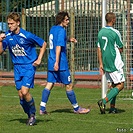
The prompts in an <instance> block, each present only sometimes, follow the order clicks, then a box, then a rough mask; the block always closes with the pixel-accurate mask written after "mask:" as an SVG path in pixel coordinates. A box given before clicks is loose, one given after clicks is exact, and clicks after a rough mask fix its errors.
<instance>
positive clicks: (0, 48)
mask: <svg viewBox="0 0 133 133" xmlns="http://www.w3.org/2000/svg"><path fill="white" fill-rule="evenodd" d="M5 37H6V35H5V34H4V33H1V34H0V54H2V53H3V52H4V50H3V45H2V41H3V40H4V39H5Z"/></svg>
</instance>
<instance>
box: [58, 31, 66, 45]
mask: <svg viewBox="0 0 133 133" xmlns="http://www.w3.org/2000/svg"><path fill="white" fill-rule="evenodd" d="M65 37H66V32H65V30H64V29H60V30H59V32H58V35H57V46H63V47H65V45H66V41H65Z"/></svg>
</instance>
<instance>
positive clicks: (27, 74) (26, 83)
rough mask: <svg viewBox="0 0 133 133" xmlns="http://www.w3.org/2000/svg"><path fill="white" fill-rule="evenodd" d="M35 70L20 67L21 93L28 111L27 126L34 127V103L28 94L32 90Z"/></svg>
mask: <svg viewBox="0 0 133 133" xmlns="http://www.w3.org/2000/svg"><path fill="white" fill-rule="evenodd" d="M35 70H36V68H35V67H34V66H33V65H32V64H29V65H24V66H21V70H20V71H21V75H23V76H22V84H21V93H22V95H23V98H24V100H25V104H27V106H28V107H27V108H28V109H29V114H30V118H29V120H28V123H27V124H28V125H34V124H35V122H36V118H35V115H36V114H35V113H36V107H35V101H34V98H33V97H32V95H31V94H30V88H34V75H35Z"/></svg>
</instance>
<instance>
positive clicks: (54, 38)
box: [48, 25, 68, 71]
mask: <svg viewBox="0 0 133 133" xmlns="http://www.w3.org/2000/svg"><path fill="white" fill-rule="evenodd" d="M66 44H67V35H66V30H65V29H64V28H63V27H62V26H59V25H56V26H53V27H52V28H51V29H50V35H49V49H50V52H49V57H48V70H50V71H54V64H55V61H56V46H61V53H60V61H59V71H60V70H67V69H68V60H67V51H66Z"/></svg>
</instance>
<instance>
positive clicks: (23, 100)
mask: <svg viewBox="0 0 133 133" xmlns="http://www.w3.org/2000/svg"><path fill="white" fill-rule="evenodd" d="M20 105H21V106H22V108H23V110H24V112H25V113H26V114H27V115H28V117H30V113H29V106H28V104H27V102H26V101H25V99H20Z"/></svg>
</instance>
